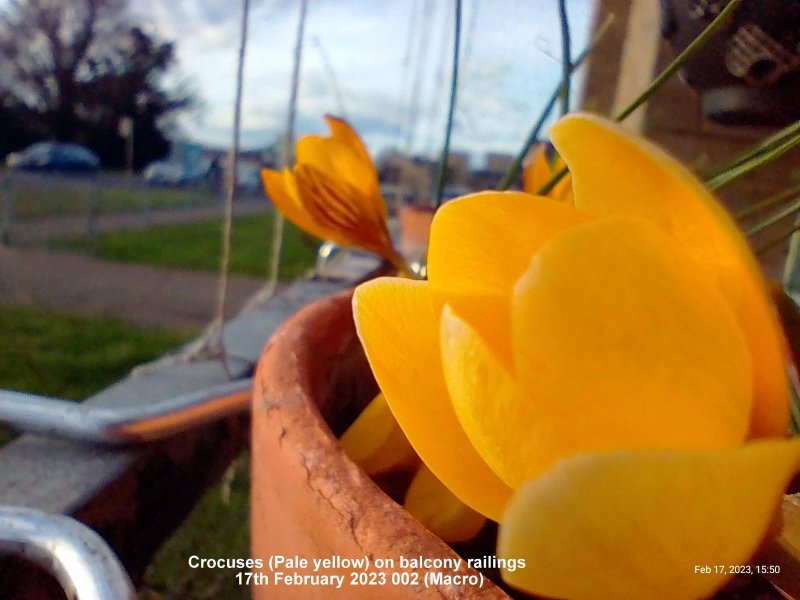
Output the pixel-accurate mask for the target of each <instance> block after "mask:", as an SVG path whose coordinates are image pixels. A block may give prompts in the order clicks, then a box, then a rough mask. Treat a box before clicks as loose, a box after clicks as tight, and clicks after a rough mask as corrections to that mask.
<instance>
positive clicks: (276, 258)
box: [265, 0, 308, 298]
mask: <svg viewBox="0 0 800 600" xmlns="http://www.w3.org/2000/svg"><path fill="white" fill-rule="evenodd" d="M307 8H308V0H301V2H300V18H299V20H298V22H297V37H296V39H295V45H294V65H293V67H292V83H291V88H290V89H291V91H290V94H289V114H288V116H287V118H286V140H285V145H284V147H283V156H282V157H281V163H282V167H283V168H284V169H286V168H289V167H291V166H292V164H293V163H294V138H295V121H296V120H297V90H298V88H299V87H300V64H301V61H302V58H303V35H304V32H305V26H306V10H307ZM284 225H285V218H284V216H283V214H281V213H280V212H278V211H275V220H274V221H273V226H272V251H271V253H270V261H269V276H268V280H267V292H266V294H265V295H266V297H267V298H269V297H270V296H272V294H273V293H274V292H275V288H276V287H277V286H278V271H279V270H280V265H281V252H282V250H283V231H284V228H285V227H284Z"/></svg>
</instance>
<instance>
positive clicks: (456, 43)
mask: <svg viewBox="0 0 800 600" xmlns="http://www.w3.org/2000/svg"><path fill="white" fill-rule="evenodd" d="M455 3H456V18H455V30H454V32H453V77H452V80H451V82H450V107H449V109H448V111H447V125H446V127H445V132H444V148H443V149H442V162H441V165H439V184H438V187H437V189H436V204H435V208H439V207H440V206H441V205H442V198H443V197H444V186H445V182H446V180H447V156H448V154H449V153H450V136H451V134H452V133H453V115H454V114H455V108H456V92H457V91H458V54H459V47H460V45H461V0H455Z"/></svg>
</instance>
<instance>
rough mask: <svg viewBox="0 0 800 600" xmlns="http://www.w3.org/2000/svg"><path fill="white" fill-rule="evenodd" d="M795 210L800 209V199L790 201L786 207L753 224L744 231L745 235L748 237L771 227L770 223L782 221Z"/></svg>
mask: <svg viewBox="0 0 800 600" xmlns="http://www.w3.org/2000/svg"><path fill="white" fill-rule="evenodd" d="M797 211H800V200H796V201H795V202H792V203H791V204H790V205H789V206H787V207H786V208H784V209H782V210H780V211H778V212H776V213H775V214H773V215H770V216H769V217H767V218H766V219H764V220H763V221H760V222H759V223H756V224H755V225H753V226H752V227H750V228H749V229H748V230H747V231H745V235H746V236H748V237H749V236H751V235H755V234H757V233H759V232H761V231H764V230H765V229H766V228H767V227H771V226H772V225H775V223H777V222H778V221H782V220H783V219H785V218H786V217H790V216H792V215H793V214H795V213H796V212H797Z"/></svg>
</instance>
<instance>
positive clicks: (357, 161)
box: [296, 117, 386, 219]
mask: <svg viewBox="0 0 800 600" xmlns="http://www.w3.org/2000/svg"><path fill="white" fill-rule="evenodd" d="M326 120H327V121H328V125H329V126H330V127H331V130H332V132H333V136H332V137H321V136H315V135H309V136H305V137H303V138H302V139H301V140H300V141H299V142H298V144H297V160H296V162H297V164H298V165H307V166H310V167H313V168H314V169H316V170H318V171H321V172H322V173H324V174H325V175H327V176H328V177H329V178H331V179H340V180H342V181H344V182H346V183H347V184H348V185H349V186H351V187H353V188H355V189H356V190H358V191H359V195H360V197H361V198H363V200H364V202H365V203H366V204H365V209H367V210H369V211H370V212H371V213H372V214H373V215H374V216H375V217H376V218H383V219H385V218H386V207H385V205H384V202H383V197H382V196H381V193H380V187H379V184H378V174H377V171H376V170H375V165H374V164H373V163H372V160H371V159H370V157H369V154H368V153H367V150H366V148H364V144H363V143H362V142H361V139H360V138H359V137H358V134H357V133H356V132H355V131H353V129H352V128H351V127H350V126H349V125H348V124H347V123H346V122H345V121H342V120H340V119H336V118H334V117H326Z"/></svg>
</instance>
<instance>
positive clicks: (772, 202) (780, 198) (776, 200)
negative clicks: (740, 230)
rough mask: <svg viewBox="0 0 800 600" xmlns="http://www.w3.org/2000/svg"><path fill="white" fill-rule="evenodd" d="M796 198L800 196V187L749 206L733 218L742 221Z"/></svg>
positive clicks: (797, 186)
mask: <svg viewBox="0 0 800 600" xmlns="http://www.w3.org/2000/svg"><path fill="white" fill-rule="evenodd" d="M795 196H800V185H796V186H794V187H791V188H789V189H788V190H784V191H782V192H780V193H778V194H774V195H772V196H769V197H768V198H765V199H764V200H762V201H761V202H757V203H756V204H753V205H752V206H748V207H747V208H744V209H742V210H740V211H739V212H737V213H735V214H734V215H733V218H734V219H736V220H738V221H742V220H744V219H747V218H748V217H750V216H752V215H754V214H756V213H757V212H760V211H762V210H764V209H765V208H772V207H773V206H776V205H778V204H783V202H784V201H786V200H788V199H789V198H794V197H795Z"/></svg>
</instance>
